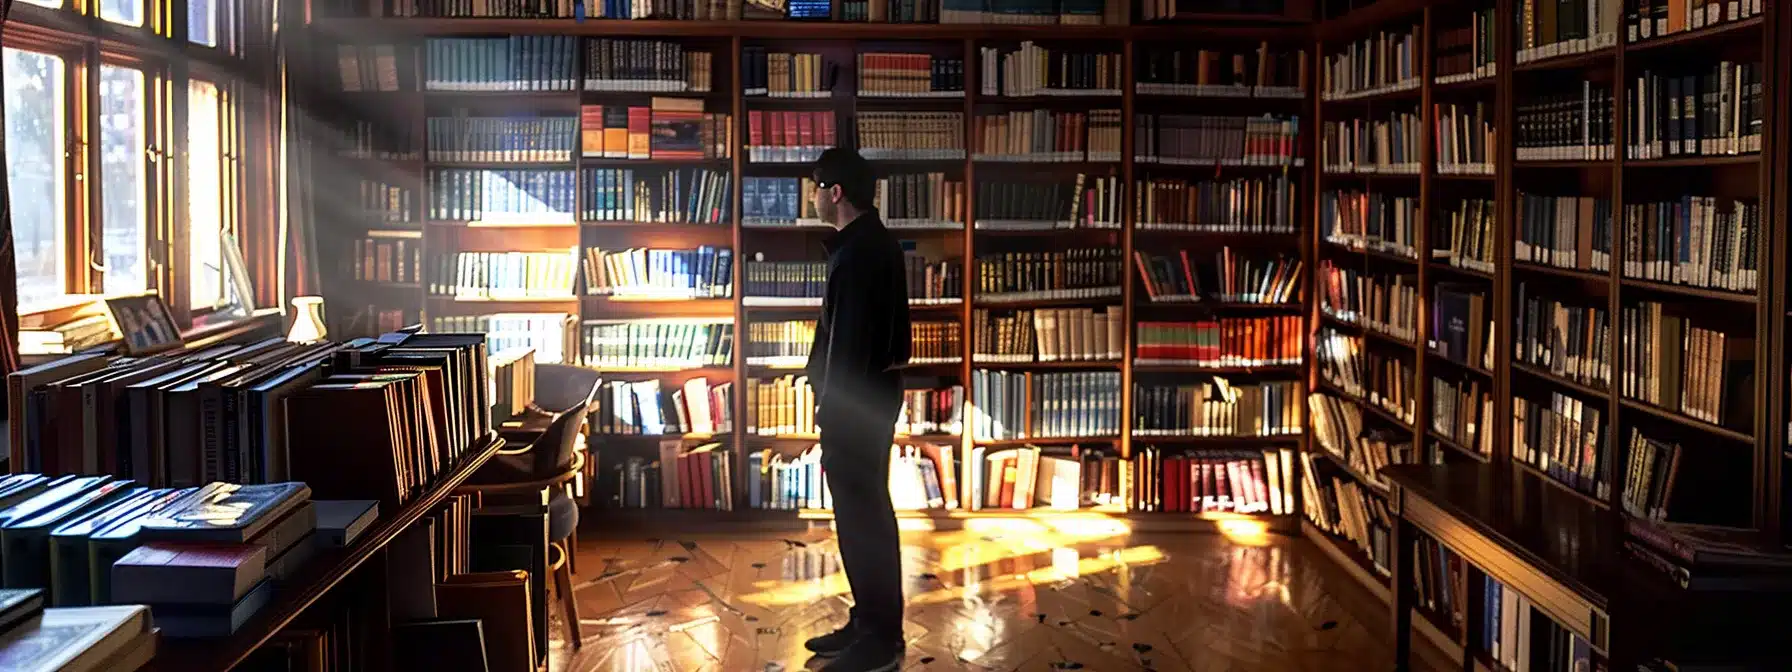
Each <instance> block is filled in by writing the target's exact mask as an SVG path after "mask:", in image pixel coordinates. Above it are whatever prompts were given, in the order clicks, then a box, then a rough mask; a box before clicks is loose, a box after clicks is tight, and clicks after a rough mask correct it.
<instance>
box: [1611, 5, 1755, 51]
mask: <svg viewBox="0 0 1792 672" xmlns="http://www.w3.org/2000/svg"><path fill="white" fill-rule="evenodd" d="M1763 4H1764V3H1762V2H1761V0H1740V1H1738V2H1728V3H1717V2H1705V3H1698V2H1668V1H1667V0H1626V2H1625V3H1624V27H1625V30H1626V31H1628V33H1629V38H1630V41H1631V42H1638V41H1642V40H1647V39H1651V38H1657V37H1666V36H1669V35H1673V34H1675V33H1680V32H1684V31H1688V30H1697V29H1700V28H1705V27H1708V26H1716V25H1719V24H1723V23H1730V22H1735V21H1741V20H1743V19H1747V18H1750V17H1753V16H1759V15H1760V14H1761V12H1762V11H1763V10H1762V6H1763Z"/></svg>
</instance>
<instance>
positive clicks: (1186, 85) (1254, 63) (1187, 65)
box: [1133, 42, 1308, 98]
mask: <svg viewBox="0 0 1792 672" xmlns="http://www.w3.org/2000/svg"><path fill="white" fill-rule="evenodd" d="M1133 68H1134V72H1135V73H1136V79H1137V80H1138V81H1137V82H1135V83H1134V91H1135V92H1137V93H1139V94H1143V95H1158V96H1171V95H1174V96H1197V97H1247V96H1248V97H1256V98H1300V97H1303V96H1305V95H1306V89H1307V76H1308V75H1307V52H1306V51H1305V50H1301V49H1295V50H1283V49H1278V48H1274V47H1271V46H1270V44H1269V43H1268V42H1262V43H1260V44H1259V45H1258V46H1257V48H1255V49H1181V48H1169V47H1160V46H1154V47H1151V48H1147V49H1142V50H1141V51H1140V52H1139V54H1138V56H1137V57H1136V60H1135V62H1134V64H1133Z"/></svg>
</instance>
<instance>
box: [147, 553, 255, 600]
mask: <svg viewBox="0 0 1792 672" xmlns="http://www.w3.org/2000/svg"><path fill="white" fill-rule="evenodd" d="M267 559H268V549H267V547H265V546H259V545H256V544H181V543H171V542H152V543H148V544H145V545H143V546H139V547H137V549H136V550H133V551H131V552H130V553H128V554H126V555H125V556H124V557H123V558H119V559H118V562H117V563H114V564H113V565H112V585H113V593H112V597H113V599H114V600H115V601H118V602H131V603H139V604H156V605H164V604H194V605H212V606H217V605H229V604H234V603H235V602H236V601H237V600H239V599H241V598H242V597H243V596H244V595H246V594H248V592H249V590H250V589H251V588H253V587H255V584H257V583H259V582H260V581H261V579H262V575H263V574H264V572H265V571H266V569H267Z"/></svg>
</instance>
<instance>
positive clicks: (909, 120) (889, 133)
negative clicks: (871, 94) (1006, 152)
mask: <svg viewBox="0 0 1792 672" xmlns="http://www.w3.org/2000/svg"><path fill="white" fill-rule="evenodd" d="M853 122H854V123H853V131H854V138H855V139H856V140H857V142H858V150H859V154H860V155H862V156H864V157H865V158H867V159H871V160H874V161H875V160H886V159H892V160H951V159H962V158H964V156H965V151H964V113H962V112H858V113H855V114H854V115H853ZM827 123H828V127H827V130H828V136H827V137H828V138H829V139H830V140H831V139H832V138H833V118H832V117H828V118H827ZM786 128H789V127H788V126H786Z"/></svg>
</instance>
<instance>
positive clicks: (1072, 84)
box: [978, 41, 1124, 97]
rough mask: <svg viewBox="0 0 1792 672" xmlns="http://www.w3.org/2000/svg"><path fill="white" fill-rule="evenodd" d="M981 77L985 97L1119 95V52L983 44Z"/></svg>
mask: <svg viewBox="0 0 1792 672" xmlns="http://www.w3.org/2000/svg"><path fill="white" fill-rule="evenodd" d="M978 58H979V59H980V60H981V64H980V70H979V71H980V72H981V73H982V75H983V76H982V78H981V79H980V82H981V85H982V90H983V91H982V92H983V95H986V96H996V95H1000V96H1008V97H1022V96H1118V95H1120V89H1121V87H1122V86H1124V84H1123V83H1122V81H1121V79H1120V54H1117V53H1110V52H1095V51H1069V50H1060V49H1051V48H1047V47H1043V46H1040V45H1038V44H1036V43H1033V42H1030V41H1029V42H1021V43H1020V46H1019V47H1018V48H1015V49H1005V48H1001V47H982V48H980V49H979V50H978Z"/></svg>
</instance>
